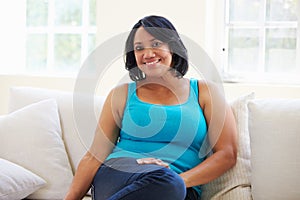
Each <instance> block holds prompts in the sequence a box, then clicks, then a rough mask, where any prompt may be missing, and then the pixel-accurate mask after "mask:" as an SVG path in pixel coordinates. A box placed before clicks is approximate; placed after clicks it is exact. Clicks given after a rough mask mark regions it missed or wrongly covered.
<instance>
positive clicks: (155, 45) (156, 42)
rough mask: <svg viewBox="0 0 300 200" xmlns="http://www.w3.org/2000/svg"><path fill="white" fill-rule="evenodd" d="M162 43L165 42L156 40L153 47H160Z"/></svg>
mask: <svg viewBox="0 0 300 200" xmlns="http://www.w3.org/2000/svg"><path fill="white" fill-rule="evenodd" d="M162 44H163V43H162V42H160V41H154V42H153V43H152V47H153V48H158V47H160V46H161V45H162Z"/></svg>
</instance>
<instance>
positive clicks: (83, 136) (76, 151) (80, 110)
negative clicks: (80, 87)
mask: <svg viewBox="0 0 300 200" xmlns="http://www.w3.org/2000/svg"><path fill="white" fill-rule="evenodd" d="M48 98H54V99H56V101H57V104H58V110H59V115H60V120H61V128H62V137H63V140H64V143H65V146H66V150H67V153H68V156H69V160H70V164H71V167H72V170H73V172H75V170H76V168H77V166H78V164H79V161H80V160H81V158H82V156H83V155H84V154H85V152H86V150H87V148H88V147H89V146H90V144H91V142H92V140H93V137H94V131H95V129H96V125H97V120H98V116H99V113H100V112H101V108H102V104H103V102H104V97H102V96H97V97H95V98H94V105H91V101H90V98H89V96H87V95H77V94H76V96H75V95H74V94H73V92H64V91H58V90H50V89H44V88H33V87H13V88H11V89H10V97H9V99H10V100H9V111H10V112H11V111H14V110H17V109H19V108H21V107H23V106H25V105H28V104H31V103H34V102H38V101H41V100H43V99H48ZM74 99H75V100H76V102H74ZM91 109H93V110H91Z"/></svg>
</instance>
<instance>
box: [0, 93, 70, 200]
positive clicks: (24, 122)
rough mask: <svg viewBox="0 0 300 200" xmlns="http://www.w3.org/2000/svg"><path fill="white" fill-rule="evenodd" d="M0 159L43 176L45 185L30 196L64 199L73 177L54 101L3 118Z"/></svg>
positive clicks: (1, 118)
mask: <svg viewBox="0 0 300 200" xmlns="http://www.w3.org/2000/svg"><path fill="white" fill-rule="evenodd" d="M0 138H1V140H0V157H2V158H4V159H7V160H10V161H11V162H14V163H16V164H18V165H21V166H22V167H25V168H26V169H28V170H30V171H32V172H33V173H35V174H37V175H38V176H40V177H42V178H43V179H44V180H45V181H46V182H47V184H46V186H45V187H43V188H41V189H39V190H38V191H36V192H34V193H33V194H31V195H30V196H29V198H33V199H62V198H63V197H64V195H65V193H66V191H67V189H68V186H69V185H70V183H71V181H72V178H73V175H72V170H71V167H70V164H69V161H68V157H67V154H66V151H65V147H64V143H63V140H62V139H61V128H60V120H59V115H58V108H57V104H56V101H55V100H54V99H48V100H44V101H41V102H37V103H34V104H31V105H28V106H26V107H24V108H21V109H19V110H17V111H15V112H12V113H10V114H8V115H5V116H1V117H0Z"/></svg>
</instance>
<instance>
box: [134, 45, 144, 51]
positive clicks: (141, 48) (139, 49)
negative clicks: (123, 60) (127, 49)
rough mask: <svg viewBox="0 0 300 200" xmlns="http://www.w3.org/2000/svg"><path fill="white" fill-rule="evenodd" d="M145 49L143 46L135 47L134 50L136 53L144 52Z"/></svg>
mask: <svg viewBox="0 0 300 200" xmlns="http://www.w3.org/2000/svg"><path fill="white" fill-rule="evenodd" d="M143 49H144V47H143V46H142V45H136V46H135V47H134V50H135V51H141V50H143Z"/></svg>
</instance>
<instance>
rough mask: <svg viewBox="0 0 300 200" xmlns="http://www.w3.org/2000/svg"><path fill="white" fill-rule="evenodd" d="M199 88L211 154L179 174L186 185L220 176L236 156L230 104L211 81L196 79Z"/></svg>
mask: <svg viewBox="0 0 300 200" xmlns="http://www.w3.org/2000/svg"><path fill="white" fill-rule="evenodd" d="M199 91H200V96H199V102H200V104H201V107H202V108H203V110H204V115H205V118H206V120H207V124H208V127H209V128H208V135H209V142H210V144H211V145H213V148H212V150H213V154H212V155H211V156H210V157H208V158H207V159H206V160H204V161H203V162H202V163H201V164H199V165H198V166H196V167H194V168H193V169H191V170H188V171H186V172H183V173H181V174H180V176H181V177H182V178H183V180H184V181H185V184H186V187H192V186H196V185H201V184H205V183H208V182H209V181H212V180H213V179H215V178H217V177H219V176H221V175H222V174H223V173H225V172H226V171H227V170H228V169H230V168H231V167H233V166H234V165H235V163H236V156H237V130H236V124H235V119H234V115H233V113H232V110H231V108H230V106H229V105H228V104H227V103H226V102H225V99H224V97H223V96H222V95H221V93H220V92H219V91H218V89H217V88H216V87H215V86H213V85H210V86H207V85H206V84H205V83H202V82H199Z"/></svg>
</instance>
